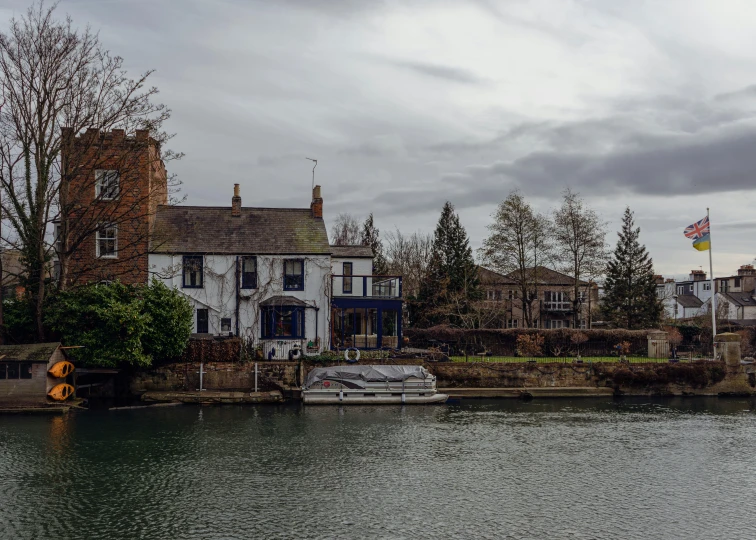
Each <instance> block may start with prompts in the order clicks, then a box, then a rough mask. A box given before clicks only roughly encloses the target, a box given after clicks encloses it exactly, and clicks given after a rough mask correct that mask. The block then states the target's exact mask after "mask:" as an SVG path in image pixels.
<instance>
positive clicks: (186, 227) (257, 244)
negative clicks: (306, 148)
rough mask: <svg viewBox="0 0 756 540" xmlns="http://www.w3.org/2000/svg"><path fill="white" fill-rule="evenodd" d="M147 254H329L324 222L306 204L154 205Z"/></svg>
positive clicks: (329, 248)
mask: <svg viewBox="0 0 756 540" xmlns="http://www.w3.org/2000/svg"><path fill="white" fill-rule="evenodd" d="M150 253H218V254H245V253H248V254H250V255H258V254H260V255H264V254H272V255H289V254H291V255H299V254H301V255H330V253H331V246H330V245H329V244H328V234H327V233H326V227H325V223H324V222H323V220H322V219H320V218H315V217H313V216H312V212H311V211H310V209H309V208H242V209H241V216H240V217H233V216H232V215H231V208H230V207H228V206H158V209H157V213H156V215H155V227H154V229H153V234H152V235H151V239H150Z"/></svg>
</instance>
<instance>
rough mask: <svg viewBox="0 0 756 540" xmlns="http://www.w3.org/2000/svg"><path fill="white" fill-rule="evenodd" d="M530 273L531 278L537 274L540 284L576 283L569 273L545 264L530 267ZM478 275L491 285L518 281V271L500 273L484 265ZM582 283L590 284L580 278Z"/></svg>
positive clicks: (515, 283) (479, 268) (568, 284)
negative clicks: (558, 270) (547, 266)
mask: <svg viewBox="0 0 756 540" xmlns="http://www.w3.org/2000/svg"><path fill="white" fill-rule="evenodd" d="M526 272H527V273H528V276H529V278H532V277H533V274H535V277H536V278H537V280H538V285H539V286H540V285H564V286H572V285H574V284H575V280H574V278H572V277H571V276H568V275H567V274H563V273H561V272H557V271H556V270H552V269H551V268H546V267H545V266H536V267H534V268H528V269H527V270H526ZM478 276H479V277H480V281H481V283H483V284H484V285H485V284H489V285H499V284H503V285H517V283H518V272H510V273H509V274H507V275H504V274H500V273H498V272H494V271H493V270H489V269H488V268H483V267H482V266H479V267H478ZM580 285H581V286H583V287H585V286H587V285H588V282H587V281H584V280H582V279H581V280H580Z"/></svg>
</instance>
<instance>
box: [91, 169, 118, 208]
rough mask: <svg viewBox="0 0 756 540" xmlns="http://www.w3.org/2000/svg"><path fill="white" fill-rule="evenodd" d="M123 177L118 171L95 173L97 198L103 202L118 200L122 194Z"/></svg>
mask: <svg viewBox="0 0 756 540" xmlns="http://www.w3.org/2000/svg"><path fill="white" fill-rule="evenodd" d="M120 183H121V175H120V173H119V172H118V171H111V170H97V171H95V197H97V198H98V199H100V200H103V201H112V200H113V199H117V198H118V194H119V192H120Z"/></svg>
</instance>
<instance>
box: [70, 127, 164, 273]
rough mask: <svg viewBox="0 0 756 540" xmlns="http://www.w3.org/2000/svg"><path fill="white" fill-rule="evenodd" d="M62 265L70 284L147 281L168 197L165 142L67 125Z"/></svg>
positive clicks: (139, 133) (144, 134)
mask: <svg viewBox="0 0 756 540" xmlns="http://www.w3.org/2000/svg"><path fill="white" fill-rule="evenodd" d="M62 135H63V141H64V142H63V150H62V160H61V161H62V175H61V190H60V205H61V219H60V221H59V223H58V224H57V227H56V231H57V232H56V236H57V238H58V246H57V252H58V253H59V259H60V262H59V272H61V274H62V276H63V279H65V282H66V284H67V285H76V284H82V283H87V282H98V281H112V280H116V279H118V280H120V281H121V282H123V283H147V281H148V275H149V274H148V269H149V266H148V260H147V254H148V250H149V245H150V233H151V230H152V225H153V222H154V219H155V212H156V210H157V207H158V205H161V204H168V175H167V173H166V169H165V164H164V163H163V161H162V159H161V157H160V144H159V143H158V142H157V141H156V140H155V139H153V138H152V137H150V136H149V133H148V132H147V131H145V130H137V131H136V132H135V134H134V136H132V137H127V136H126V134H125V132H124V130H121V129H114V130H112V131H110V132H100V131H99V130H96V129H90V130H87V131H86V132H85V133H82V134H80V135H75V134H74V133H73V131H72V130H71V129H70V128H63V130H62Z"/></svg>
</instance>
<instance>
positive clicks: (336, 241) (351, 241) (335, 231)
mask: <svg viewBox="0 0 756 540" xmlns="http://www.w3.org/2000/svg"><path fill="white" fill-rule="evenodd" d="M361 244H362V226H361V225H360V222H359V221H357V218H355V217H354V216H353V215H352V214H347V213H341V214H339V215H338V216H336V221H335V222H334V224H333V227H331V245H334V246H355V245H361Z"/></svg>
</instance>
